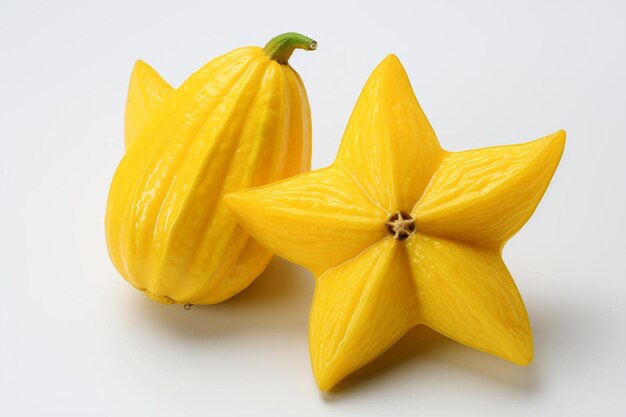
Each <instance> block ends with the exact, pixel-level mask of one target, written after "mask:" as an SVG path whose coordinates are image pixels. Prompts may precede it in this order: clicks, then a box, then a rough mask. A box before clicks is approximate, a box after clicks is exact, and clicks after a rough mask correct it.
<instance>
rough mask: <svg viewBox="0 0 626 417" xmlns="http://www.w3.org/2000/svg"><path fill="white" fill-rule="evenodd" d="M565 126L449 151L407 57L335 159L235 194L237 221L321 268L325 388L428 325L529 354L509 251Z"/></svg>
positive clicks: (388, 69) (352, 126)
mask: <svg viewBox="0 0 626 417" xmlns="http://www.w3.org/2000/svg"><path fill="white" fill-rule="evenodd" d="M564 144H565V132H563V131H562V130H561V131H558V132H556V133H554V134H552V135H549V136H546V137H544V138H541V139H538V140H535V141H533V142H528V143H523V144H519V145H511V146H498V147H491V148H485V149H477V150H470V151H465V152H448V151H445V150H443V149H442V148H441V147H440V145H439V142H438V140H437V137H436V135H435V132H434V131H433V129H432V127H431V126H430V123H429V122H428V119H427V118H426V116H425V115H424V112H423V111H422V109H421V107H420V105H419V103H418V102H417V99H416V98H415V95H414V93H413V90H412V88H411V84H410V82H409V79H408V77H407V75H406V72H405V70H404V68H403V67H402V64H401V63H400V61H399V60H398V58H397V57H396V56H394V55H389V56H388V57H387V58H385V59H384V60H383V61H382V62H381V63H380V64H379V65H378V67H377V68H376V69H375V70H374V72H373V73H372V75H371V76H370V78H369V80H368V81H367V83H366V85H365V87H364V89H363V91H362V93H361V95H360V97H359V100H358V102H357V104H356V107H355V109H354V112H353V113H352V116H351V118H350V121H349V122H348V126H347V128H346V131H345V134H344V137H343V140H342V143H341V147H340V149H339V154H338V155H337V159H336V160H335V162H334V163H333V164H332V165H331V166H329V167H327V168H323V169H320V170H316V171H312V172H308V173H305V174H302V175H298V176H295V177H291V178H289V179H286V180H283V181H280V182H276V183H273V184H270V185H267V186H263V187H260V188H255V189H252V190H248V191H243V192H237V193H233V194H230V195H227V196H226V201H227V204H228V205H229V207H230V208H231V209H232V210H233V211H234V212H235V213H236V215H237V217H238V219H239V221H240V223H241V225H242V226H243V227H244V228H245V229H246V230H247V231H248V232H250V234H251V235H252V236H253V237H254V238H255V239H257V240H258V241H259V242H261V243H262V244H263V245H265V246H266V247H267V248H269V249H270V250H271V251H273V252H274V253H276V254H278V255H280V256H282V257H283V258H285V259H288V260H290V261H292V262H295V263H297V264H300V265H302V266H304V267H306V268H308V269H310V270H311V271H312V272H313V274H314V275H315V278H316V286H315V295H314V299H313V305H312V310H311V318H310V323H309V340H310V351H311V360H312V365H313V371H314V374H315V378H316V380H317V383H318V385H319V387H320V389H322V390H328V389H330V388H332V387H333V386H334V385H335V384H336V383H337V382H338V381H340V380H341V379H342V378H344V377H345V376H346V375H348V374H350V373H351V372H353V371H355V370H357V369H358V368H360V367H362V366H363V365H365V364H367V363H368V362H370V361H372V360H373V359H374V358H376V357H377V356H379V355H380V354H381V353H382V352H384V351H385V350H386V349H387V348H389V347H390V346H391V345H392V344H393V343H394V342H396V341H397V340H398V339H399V338H400V337H402V335H404V334H405V333H406V332H407V331H408V330H409V329H410V328H412V327H413V326H416V325H426V326H429V327H431V328H432V329H434V330H436V331H437V332H439V333H441V334H443V335H445V336H447V337H449V338H451V339H454V340H456V341H458V342H460V343H463V344H465V345H467V346H470V347H472V348H475V349H479V350H481V351H484V352H487V353H491V354H493V355H497V356H499V357H501V358H504V359H506V360H509V361H511V362H514V363H516V364H520V365H526V364H528V363H529V362H530V361H531V360H532V357H533V343H532V335H531V329H530V324H529V321H528V316H527V313H526V309H525V307H524V303H523V302H522V299H521V297H520V294H519V292H518V290H517V288H516V286H515V283H514V282H513V279H512V278H511V275H510V273H509V271H508V270H507V268H506V266H505V264H504V262H503V261H502V258H501V252H502V247H503V246H504V243H505V242H506V241H507V240H508V239H509V238H510V237H511V236H513V235H514V234H515V233H516V232H517V231H518V230H519V229H520V228H521V227H522V225H523V224H524V223H525V222H526V221H527V220H528V218H529V217H530V216H531V215H532V213H533V211H534V210H535V208H536V207H537V204H538V203H539V200H540V199H541V197H542V195H543V193H544V192H545V190H546V188H547V186H548V183H549V182H550V180H551V178H552V175H553V174H554V171H555V169H556V167H557V165H558V162H559V159H560V157H561V154H562V152H563V147H564Z"/></svg>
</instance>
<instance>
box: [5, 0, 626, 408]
mask: <svg viewBox="0 0 626 417" xmlns="http://www.w3.org/2000/svg"><path fill="white" fill-rule="evenodd" d="M625 16H626V7H625V3H624V2H621V1H613V2H610V1H588V2H581V1H562V2H561V1H553V2H550V1H519V2H508V3H506V2H495V1H494V2H485V1H471V2H460V1H459V2H446V1H443V2H442V1H437V2H435V1H433V2H428V3H426V2H393V1H381V2H376V3H374V2H356V1H354V2H345V3H342V2H339V1H335V2H332V3H331V4H326V3H324V2H322V1H298V0H292V1H290V2H270V1H267V0H264V1H259V2H255V4H241V3H239V2H235V1H226V0H221V1H220V2H216V3H211V2H208V1H197V2H190V1H176V2H171V3H169V4H167V3H165V2H158V1H143V2H130V1H113V0H109V1H106V2H100V3H96V2H91V1H85V0H82V1H75V2H68V1H55V2H39V3H36V2H28V1H7V0H0V141H1V142H0V144H1V147H0V291H1V297H2V301H0V415H2V416H11V417H13V416H26V415H32V416H44V415H46V416H47V415H63V416H68V415H71V416H74V415H77V416H78V415H81V416H106V415H108V416H130V415H135V416H165V415H170V416H171V415H178V416H195V415H204V416H219V415H244V414H247V415H255V416H265V415H268V416H276V415H289V416H295V415H297V416H309V415H310V416H321V415H329V416H368V415H389V416H402V415H411V416H438V415H441V416H451V415H463V416H489V415H495V416H502V415H506V416H518V415H519V416H522V415H523V416H528V415H533V416H555V415H564V416H574V415H581V416H588V415H603V416H604V415H606V416H609V415H625V413H626V398H625V397H626V396H625V395H624V390H625V389H626V377H625V375H626V366H625V365H624V364H625V362H626V360H625V358H624V356H625V355H626V294H625V290H626V267H625V261H624V258H625V249H626V245H625V243H624V236H625V235H626V227H625V224H626V223H625V220H624V215H625V204H624V202H625V193H626V180H625V177H626V173H625V169H624V165H625V163H624V160H625V158H626V121H625V119H626V48H625V39H626V34H625V29H624V28H625V23H624V22H625ZM293 30H295V31H299V32H302V33H304V34H307V35H310V36H311V37H313V38H315V39H316V40H317V41H318V42H319V48H318V50H317V51H315V52H310V53H306V52H302V51H298V52H296V53H295V54H294V56H293V58H292V60H291V64H292V65H293V67H294V68H296V69H297V70H298V71H299V72H300V74H301V75H302V78H303V79H304V82H305V84H306V87H307V89H308V92H309V95H310V101H311V107H312V112H313V121H314V155H313V166H314V167H315V168H319V167H323V166H325V165H327V164H329V163H330V162H331V161H332V160H333V158H334V155H335V152H336V150H337V147H338V145H339V140H340V138H341V135H342V131H343V128H344V126H345V123H346V121H347V119H348V116H349V114H350V112H351V110H352V106H353V104H354V102H355V100H356V98H357V95H358V93H359V91H360V89H361V87H362V86H363V84H364V82H365V80H366V78H367V76H368V74H369V73H370V71H371V70H372V69H373V68H374V66H375V65H376V64H377V63H378V62H379V61H380V60H381V59H382V58H383V57H384V56H385V55H386V54H388V53H390V52H394V53H396V54H397V55H398V56H399V57H400V59H401V60H402V62H403V63H404V65H405V67H406V69H407V72H408V74H409V76H410V78H411V80H412V82H413V86H414V88H415V91H416V94H417V96H418V98H419V100H420V102H421V104H422V106H423V108H424V110H425V111H426V113H427V115H428V116H429V118H430V121H431V123H432V125H433V126H434V128H435V130H436V131H437V133H438V136H439V139H440V141H441V143H442V144H443V146H445V147H446V148H448V149H450V150H462V149H469V148H476V147H482V146H488V145H498V144H505V143H515V142H521V141H526V140H531V139H535V138H538V137H541V136H544V135H546V134H548V133H551V132H553V131H555V130H557V129H559V128H564V129H566V130H567V132H568V142H567V145H566V149H565V154H564V157H563V160H562V163H561V165H560V167H559V169H558V171H557V174H556V176H555V178H554V181H553V182H552V184H551V186H550V189H549V190H548V192H547V194H546V196H545V198H544V200H543V201H542V203H541V205H540V206H539V209H538V210H537V212H536V214H535V216H534V217H533V218H532V220H531V221H530V222H529V223H528V224H527V225H526V227H525V228H524V229H523V230H522V231H521V232H520V233H519V234H518V235H517V236H516V237H515V238H514V239H513V240H512V241H511V242H510V243H509V244H508V246H507V248H506V250H505V253H504V256H505V260H506V262H507V263H508V265H509V267H510V269H511V271H512V273H513V276H514V277H515V279H516V282H517V284H518V286H519V288H520V291H521V293H522V295H523V297H524V300H525V302H526V306H527V308H528V311H529V314H530V317H531V321H532V325H533V330H534V337H535V347H536V356H535V358H536V359H535V362H534V363H533V364H532V365H531V366H530V367H529V368H521V367H516V366H515V365H511V364H509V363H507V362H504V361H502V360H500V359H497V358H495V357H491V356H488V355H486V354H483V353H480V352H477V351H473V350H471V349H469V348H466V347H464V346H461V345H459V344H456V343H454V342H451V341H449V340H446V339H444V338H443V337H441V336H438V335H436V334H435V333H433V332H432V331H429V330H425V329H418V330H415V331H413V332H411V333H410V334H409V335H408V336H407V337H405V338H404V339H403V340H402V341H401V342H400V343H398V344H397V345H396V346H395V347H394V348H392V349H391V350H390V351H388V352H387V353H386V354H384V355H383V356H382V357H381V358H380V359H379V360H377V361H375V362H374V363H373V364H372V365H370V366H368V367H366V368H365V369H363V370H362V371H360V372H358V374H357V375H356V376H354V377H352V378H350V379H349V380H348V381H346V382H345V383H343V384H341V385H340V386H339V387H338V389H337V390H336V391H335V392H334V393H332V394H329V395H322V394H320V392H319V391H318V390H317V388H316V386H315V383H314V381H313V377H312V373H311V370H310V365H309V357H308V348H307V318H308V310H309V307H310V300H311V296H312V291H313V279H312V276H311V274H310V273H308V272H307V271H305V270H303V269H301V268H299V267H297V266H294V265H291V264H289V263H287V262H285V261H282V260H279V259H276V260H274V261H273V262H272V264H271V265H270V267H269V268H268V269H267V271H266V272H265V273H264V274H263V275H262V276H261V277H260V278H259V279H258V281H257V282H256V283H254V284H253V285H252V286H251V287H250V288H249V289H248V290H246V291H245V292H244V293H242V294H240V295H239V296H237V297H235V298H234V299H232V300H230V301H228V302H225V303H223V304H220V305H216V306H212V307H204V308H200V307H194V308H193V309H192V310H191V311H185V310H184V309H183V308H182V307H180V306H170V307H166V306H162V305H158V304H156V303H154V302H151V301H149V300H148V299H147V298H146V297H144V296H143V295H142V294H140V293H139V292H137V291H135V290H133V289H132V288H131V287H130V285H128V284H127V283H126V282H125V281H124V280H123V279H122V278H120V277H119V275H118V274H117V273H116V271H115V270H114V268H113V266H112V264H111V262H110V261H109V259H108V256H107V252H106V246H105V240H104V233H103V229H104V227H103V218H104V210H105V203H106V197H107V191H108V186H109V183H110V180H111V177H112V175H113V172H114V170H115V167H116V165H117V163H118V162H119V160H120V158H121V157H122V154H123V129H122V126H123V110H124V103H125V95H126V88H127V82H128V77H129V74H130V70H131V68H132V65H133V62H134V61H135V59H137V58H142V59H145V60H146V61H147V62H149V63H150V64H152V65H153V66H154V67H155V68H156V69H157V70H158V71H159V72H161V74H163V76H164V77H165V78H166V79H167V80H169V81H170V82H171V83H172V84H173V85H179V84H180V83H181V82H182V81H183V80H184V79H185V77H186V76H188V75H189V74H191V73H192V72H193V71H194V70H196V69H197V68H198V67H200V66H201V65H202V64H204V63H205V62H206V61H208V60H210V59H211V58H212V57H215V56H217V55H218V54H222V53H224V52H227V51H229V50H231V49H234V48H236V47H239V46H245V45H250V44H256V45H263V44H264V43H265V41H267V40H268V39H269V38H271V37H272V36H274V35H276V34H279V33H282V32H285V31H293Z"/></svg>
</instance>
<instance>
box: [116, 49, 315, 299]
mask: <svg viewBox="0 0 626 417" xmlns="http://www.w3.org/2000/svg"><path fill="white" fill-rule="evenodd" d="M125 135H126V138H125V141H126V146H127V151H126V154H125V155H124V157H123V159H122V161H121V162H120V164H119V166H118V168H117V171H116V172H115V176H114V177H113V181H112V183H111V188H110V192H109V199H108V206H107V211H106V221H105V223H106V238H107V245H108V249H109V254H110V257H111V259H112V261H113V263H114V265H115V267H116V268H117V270H118V271H119V272H120V274H121V275H122V276H123V277H124V278H125V279H126V280H127V281H128V282H129V283H131V284H132V285H133V286H135V287H136V288H137V289H139V290H141V291H145V293H146V294H147V295H148V296H150V297H151V298H153V299H155V300H157V301H159V302H162V303H181V304H183V303H191V304H213V303H217V302H220V301H223V300H225V299H227V298H229V297H231V296H233V295H234V294H236V293H238V292H239V291H241V290H243V289H244V288H245V287H246V286H248V285H249V284H250V283H251V282H252V281H253V280H254V278H255V277H257V276H258V275H259V274H260V273H261V272H262V271H263V269H264V268H265V266H266V265H267V263H268V262H269V260H270V258H271V254H270V252H268V251H267V250H266V249H264V248H262V247H261V246H260V245H259V244H258V243H257V242H255V241H254V240H253V239H252V238H251V237H250V236H249V235H248V234H247V233H246V232H244V231H243V229H242V228H241V227H240V226H238V225H237V223H236V221H235V219H234V217H233V215H232V214H231V213H230V211H229V210H228V209H227V208H226V207H225V205H224V204H223V202H222V196H223V195H224V194H226V193H229V192H232V191H238V190H242V189H246V188H249V187H254V186H258V185H261V184H266V183H268V182H271V181H275V180H278V179H281V178H285V177H288V176H291V175H294V174H299V173H301V172H304V171H308V170H309V169H310V160H311V122H310V108H309V104H308V99H307V95H306V91H305V88H304V85H303V84H302V81H301V79H300V77H299V75H298V74H297V73H296V72H295V71H294V70H293V69H292V68H291V67H290V66H289V65H284V64H279V63H278V62H276V61H274V60H272V59H270V58H269V57H268V56H267V55H266V54H265V53H264V52H263V50H262V49H261V48H258V47H246V48H240V49H236V50H234V51H232V52H230V53H227V54H225V55H223V56H220V57H218V58H216V59H214V60H212V61H211V62H209V63H208V64H206V65H205V66H204V67H202V68H201V69H200V70H198V71H197V72H196V73H194V74H193V75H192V76H191V77H189V79H187V80H186V81H185V82H184V83H183V84H182V85H181V86H180V87H179V88H177V89H172V88H171V87H170V86H169V85H168V84H167V83H166V82H165V81H164V80H163V79H162V78H161V77H160V76H159V75H158V74H157V73H156V72H155V71H154V70H153V69H152V68H150V67H149V66H148V65H147V64H145V63H143V62H141V61H140V62H138V63H137V64H136V66H135V69H134V70H133V74H132V76H131V82H130V87H129V94H128V102H127V106H126V124H125Z"/></svg>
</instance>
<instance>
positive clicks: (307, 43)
mask: <svg viewBox="0 0 626 417" xmlns="http://www.w3.org/2000/svg"><path fill="white" fill-rule="evenodd" d="M316 48H317V42H315V41H314V40H313V39H311V38H309V37H308V36H304V35H301V34H299V33H295V32H287V33H283V34H282V35H278V36H276V37H274V38H272V39H270V41H269V42H268V43H267V45H265V48H263V52H265V54H266V55H267V56H269V57H270V58H271V59H273V60H274V61H276V62H278V63H279V64H288V62H289V58H290V57H291V54H292V53H293V51H294V50H296V49H304V50H305V51H313V50H315V49H316Z"/></svg>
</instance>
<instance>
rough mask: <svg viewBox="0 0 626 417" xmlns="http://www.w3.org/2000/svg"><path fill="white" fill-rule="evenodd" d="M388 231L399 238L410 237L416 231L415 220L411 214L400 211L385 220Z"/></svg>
mask: <svg viewBox="0 0 626 417" xmlns="http://www.w3.org/2000/svg"><path fill="white" fill-rule="evenodd" d="M385 226H386V227H387V233H389V234H390V235H391V236H393V238H394V239H397V240H405V239H408V238H409V237H410V236H411V235H412V234H413V233H414V232H415V220H413V217H411V215H410V214H408V213H405V212H404V211H399V212H397V213H395V214H393V215H392V216H391V217H389V218H388V219H387V221H386V222H385Z"/></svg>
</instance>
